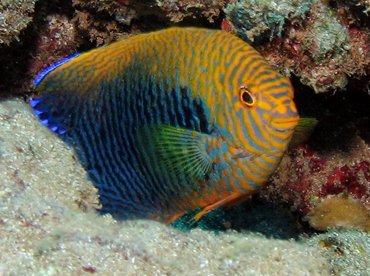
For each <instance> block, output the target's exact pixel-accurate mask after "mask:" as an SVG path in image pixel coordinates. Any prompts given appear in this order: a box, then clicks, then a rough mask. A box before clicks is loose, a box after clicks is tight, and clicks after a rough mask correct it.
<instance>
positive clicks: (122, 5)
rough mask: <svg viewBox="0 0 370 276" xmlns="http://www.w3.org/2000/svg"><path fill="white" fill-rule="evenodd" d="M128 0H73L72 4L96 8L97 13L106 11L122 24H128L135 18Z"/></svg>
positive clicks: (81, 7)
mask: <svg viewBox="0 0 370 276" xmlns="http://www.w3.org/2000/svg"><path fill="white" fill-rule="evenodd" d="M130 2H131V1H129V0H123V1H122V0H121V1H116V0H103V1H99V0H93V1H84V0H73V1H72V3H73V6H74V7H75V8H77V9H84V10H89V9H90V10H91V9H93V10H96V11H97V12H98V13H99V12H100V13H101V12H107V13H108V14H109V15H111V16H114V19H115V20H116V21H117V22H119V23H122V24H124V25H130V24H131V21H132V20H133V19H134V18H136V16H137V14H136V11H135V10H134V9H133V8H132V7H131V6H130Z"/></svg>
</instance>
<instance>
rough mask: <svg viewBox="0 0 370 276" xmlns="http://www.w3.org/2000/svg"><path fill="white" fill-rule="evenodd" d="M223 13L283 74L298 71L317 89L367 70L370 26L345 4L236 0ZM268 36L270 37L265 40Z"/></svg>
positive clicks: (338, 84)
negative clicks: (357, 17) (362, 21)
mask: <svg viewBox="0 0 370 276" xmlns="http://www.w3.org/2000/svg"><path fill="white" fill-rule="evenodd" d="M252 3H253V4H254V5H252ZM225 12H226V14H227V19H228V24H226V23H224V26H225V27H224V28H227V29H230V28H229V26H228V25H230V26H231V27H232V28H231V30H232V31H234V32H236V33H237V34H238V35H240V36H241V37H243V38H245V39H246V40H249V41H252V42H253V43H254V44H255V46H257V48H258V49H259V50H260V51H261V52H262V54H263V55H264V56H265V57H266V58H267V59H268V60H269V61H270V62H271V63H273V64H275V65H276V66H278V67H279V68H280V69H281V71H282V72H283V73H285V74H288V75H290V74H292V73H293V74H295V75H297V76H298V77H299V78H300V80H301V82H302V83H304V84H307V85H309V86H310V87H312V88H313V89H314V90H315V91H316V92H327V91H331V90H336V89H344V88H345V87H346V85H347V83H348V78H349V77H356V78H361V77H363V76H365V75H366V74H368V73H369V71H370V31H369V26H366V24H365V25H364V24H362V23H361V21H360V20H357V19H356V15H357V14H356V11H353V10H352V9H349V8H348V3H344V2H338V3H335V6H334V7H332V6H331V3H329V2H328V1H320V0H315V1H307V0H306V1H284V5H282V4H280V3H279V5H277V4H276V3H275V2H274V1H262V0H261V1H254V2H251V1H243V0H239V1H236V2H234V3H232V4H229V5H228V6H227V7H226V8H225ZM251 22H253V24H251ZM266 35H268V36H269V37H270V41H269V42H267V43H263V42H265V40H266V39H264V38H266ZM268 36H267V37H268ZM261 43H262V44H261Z"/></svg>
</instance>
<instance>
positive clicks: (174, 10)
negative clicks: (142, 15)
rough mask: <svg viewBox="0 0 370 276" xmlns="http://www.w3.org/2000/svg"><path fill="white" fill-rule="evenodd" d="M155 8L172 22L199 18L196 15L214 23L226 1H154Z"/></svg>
mask: <svg viewBox="0 0 370 276" xmlns="http://www.w3.org/2000/svg"><path fill="white" fill-rule="evenodd" d="M156 2H157V6H158V7H160V8H161V9H162V10H163V11H165V12H166V14H167V16H168V17H169V18H170V19H171V21H173V22H180V21H182V20H183V19H184V18H186V17H193V18H197V17H199V15H198V14H200V15H201V16H203V17H205V18H207V20H208V21H209V22H214V20H215V18H217V17H218V16H219V15H220V12H221V11H222V8H223V6H224V5H225V3H227V2H228V1H227V0H202V1H199V0H181V1H174V0H156Z"/></svg>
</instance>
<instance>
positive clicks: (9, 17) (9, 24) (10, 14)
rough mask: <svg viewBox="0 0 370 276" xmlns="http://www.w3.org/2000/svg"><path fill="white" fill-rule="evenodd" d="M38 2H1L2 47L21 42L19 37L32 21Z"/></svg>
mask: <svg viewBox="0 0 370 276" xmlns="http://www.w3.org/2000/svg"><path fill="white" fill-rule="evenodd" d="M36 1H37V0H13V1H11V0H5V1H1V2H0V45H1V44H5V45H9V44H10V43H11V42H12V41H14V40H16V41H19V35H20V33H21V31H23V30H24V29H25V28H26V27H27V26H28V24H30V23H31V21H32V15H33V12H34V9H35V3H36Z"/></svg>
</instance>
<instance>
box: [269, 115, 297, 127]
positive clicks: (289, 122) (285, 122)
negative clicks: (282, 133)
mask: <svg viewBox="0 0 370 276" xmlns="http://www.w3.org/2000/svg"><path fill="white" fill-rule="evenodd" d="M298 121H299V117H293V118H279V119H275V120H273V121H271V125H272V126H273V127H274V128H276V129H279V130H290V129H293V128H295V127H296V125H297V123H298Z"/></svg>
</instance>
